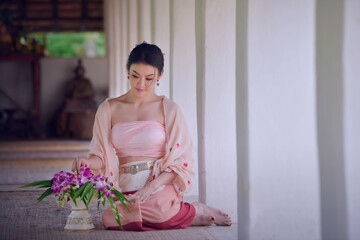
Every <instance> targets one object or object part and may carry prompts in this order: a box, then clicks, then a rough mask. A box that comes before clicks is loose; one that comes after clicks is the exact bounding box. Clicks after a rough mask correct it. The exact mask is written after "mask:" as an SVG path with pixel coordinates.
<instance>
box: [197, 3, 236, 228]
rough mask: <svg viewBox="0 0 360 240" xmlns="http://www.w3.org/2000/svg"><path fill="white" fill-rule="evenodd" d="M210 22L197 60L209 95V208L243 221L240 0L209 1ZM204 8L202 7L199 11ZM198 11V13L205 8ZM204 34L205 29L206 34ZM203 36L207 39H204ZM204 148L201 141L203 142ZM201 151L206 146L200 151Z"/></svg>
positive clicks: (206, 110) (206, 127)
mask: <svg viewBox="0 0 360 240" xmlns="http://www.w3.org/2000/svg"><path fill="white" fill-rule="evenodd" d="M202 3H203V5H204V6H203V9H204V19H203V20H204V21H202V20H201V19H198V20H200V25H201V24H202V25H203V26H199V27H197V28H198V29H199V28H200V29H201V28H203V34H200V35H199V36H198V37H202V38H203V39H202V40H201V39H200V40H199V39H197V42H198V44H197V47H198V46H200V47H202V48H203V50H202V51H198V54H200V56H199V55H198V56H197V57H200V58H201V60H200V61H202V60H203V61H204V63H203V64H202V65H200V66H198V67H199V68H200V69H198V70H199V71H200V73H201V74H202V72H203V73H204V74H203V76H201V74H200V75H198V76H199V77H200V78H202V79H198V81H200V82H201V84H202V86H201V85H200V86H198V87H200V88H203V91H202V93H203V96H202V97H201V98H200V99H198V100H199V101H203V102H202V103H200V106H201V108H202V109H198V110H200V111H203V113H204V116H202V117H203V122H202V123H201V122H200V123H199V125H200V126H199V127H201V128H202V129H203V132H201V133H200V134H203V136H202V137H203V143H202V144H203V146H201V151H204V152H203V153H202V154H203V157H204V159H205V166H203V167H205V170H203V171H205V179H206V192H205V194H206V196H205V198H204V197H201V199H202V200H204V199H205V200H206V204H208V205H210V206H215V207H217V208H220V209H222V210H224V211H225V212H228V213H229V215H230V216H231V218H232V219H233V221H234V222H236V219H237V187H236V184H237V175H236V160H237V159H236V122H235V7H236V4H235V0H226V1H215V0H208V1H203V2H202ZM199 7H201V6H199ZM199 7H197V9H199ZM200 31H201V30H200ZM201 35H202V36H201ZM199 144H200V142H199ZM199 149H200V146H199Z"/></svg>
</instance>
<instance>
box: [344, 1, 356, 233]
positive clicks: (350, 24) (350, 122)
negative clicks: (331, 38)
mask: <svg viewBox="0 0 360 240" xmlns="http://www.w3.org/2000/svg"><path fill="white" fill-rule="evenodd" d="M344 3H345V4H344V15H345V16H344V40H343V41H344V48H343V51H344V52H343V59H342V60H343V66H344V68H343V71H344V75H343V78H344V125H345V126H344V144H345V147H344V155H345V176H346V198H347V217H348V219H347V221H348V239H349V240H356V239H359V238H360V228H359V223H360V188H359V183H360V175H359V169H360V126H359V123H360V78H359V76H360V45H359V43H360V21H359V20H360V11H359V10H360V1H356V0H345V1H344Z"/></svg>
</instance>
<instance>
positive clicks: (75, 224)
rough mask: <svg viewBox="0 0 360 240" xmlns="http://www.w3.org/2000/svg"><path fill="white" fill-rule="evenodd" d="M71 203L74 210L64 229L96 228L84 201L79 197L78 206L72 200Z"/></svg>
mask: <svg viewBox="0 0 360 240" xmlns="http://www.w3.org/2000/svg"><path fill="white" fill-rule="evenodd" d="M69 203H70V205H71V208H72V211H71V213H70V215H69V216H68V218H67V221H66V225H65V227H64V229H65V230H67V231H90V230H93V229H95V226H94V224H93V222H92V219H91V215H90V213H89V210H88V209H87V208H86V205H85V204H84V202H83V201H81V200H80V198H78V199H77V200H76V204H77V206H75V204H74V202H73V201H72V200H70V201H69Z"/></svg>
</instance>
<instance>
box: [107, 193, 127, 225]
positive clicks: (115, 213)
mask: <svg viewBox="0 0 360 240" xmlns="http://www.w3.org/2000/svg"><path fill="white" fill-rule="evenodd" d="M107 199H108V200H109V203H110V207H111V210H112V211H113V213H114V215H115V219H116V222H117V223H118V224H119V226H120V228H121V229H122V230H123V231H125V230H124V228H123V226H122V225H121V222H120V213H119V211H118V209H117V207H116V204H115V201H114V199H113V198H112V197H107Z"/></svg>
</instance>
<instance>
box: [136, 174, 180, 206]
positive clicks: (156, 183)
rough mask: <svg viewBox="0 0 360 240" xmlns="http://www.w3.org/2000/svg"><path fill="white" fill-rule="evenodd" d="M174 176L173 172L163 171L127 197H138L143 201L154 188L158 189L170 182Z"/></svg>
mask: <svg viewBox="0 0 360 240" xmlns="http://www.w3.org/2000/svg"><path fill="white" fill-rule="evenodd" d="M175 177H176V174H175V173H169V172H163V173H161V174H160V175H159V176H158V177H157V178H155V179H154V180H153V181H151V182H149V183H148V184H146V186H145V187H143V188H142V189H140V190H139V191H137V192H136V193H135V194H133V195H129V199H132V198H139V200H140V201H141V202H144V201H146V200H147V199H149V197H150V195H151V194H152V193H153V192H154V191H155V190H156V189H158V188H159V187H161V186H162V185H166V184H171V183H172V181H173V180H174V179H175Z"/></svg>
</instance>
